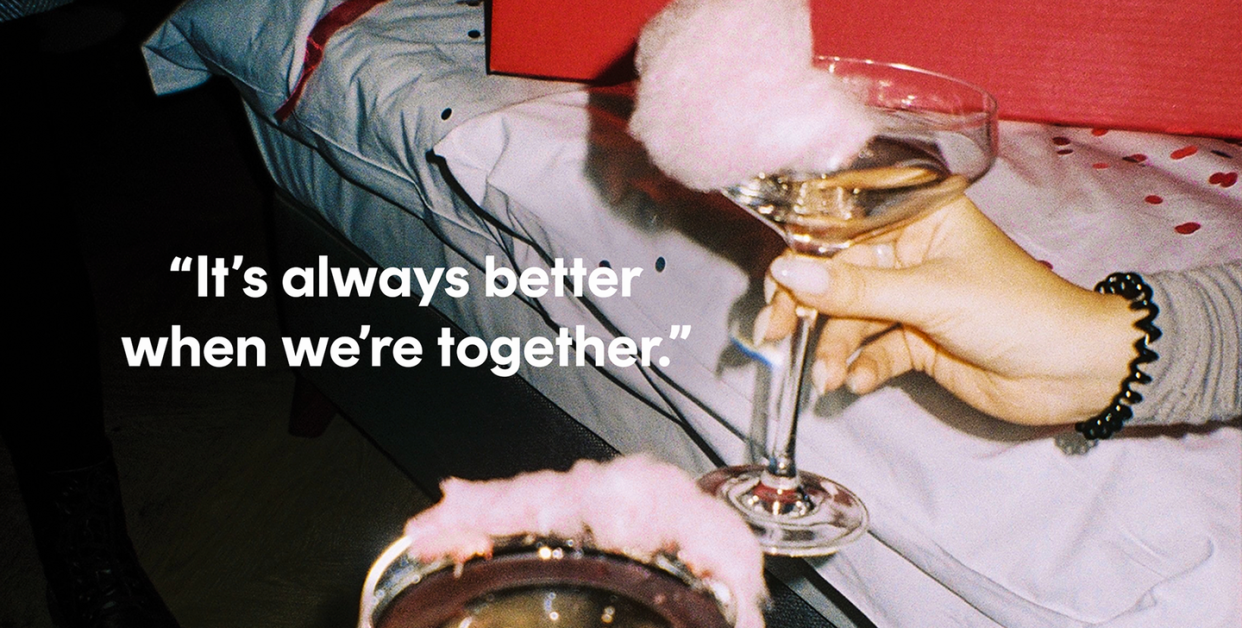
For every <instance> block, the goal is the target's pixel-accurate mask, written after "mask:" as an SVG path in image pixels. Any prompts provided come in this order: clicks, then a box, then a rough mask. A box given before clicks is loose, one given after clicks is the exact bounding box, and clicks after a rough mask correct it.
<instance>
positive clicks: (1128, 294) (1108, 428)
mask: <svg viewBox="0 0 1242 628" xmlns="http://www.w3.org/2000/svg"><path fill="white" fill-rule="evenodd" d="M1095 291H1096V292H1099V293H1101V294H1116V295H1121V296H1123V297H1125V298H1127V299H1129V300H1130V309H1131V310H1147V316H1144V317H1143V318H1141V319H1139V320H1138V321H1136V322H1135V323H1134V326H1135V327H1136V328H1138V330H1139V331H1141V332H1143V337H1142V338H1139V339H1138V340H1136V341H1135V342H1134V348H1135V350H1137V351H1138V355H1137V356H1136V357H1135V358H1134V359H1133V360H1131V361H1130V374H1129V375H1127V376H1126V378H1125V379H1124V380H1122V382H1121V392H1119V393H1117V396H1116V397H1113V402H1112V404H1110V405H1109V406H1108V407H1107V408H1105V409H1104V411H1103V412H1101V413H1099V414H1097V415H1095V416H1094V417H1092V418H1090V419H1087V420H1086V421H1083V422H1081V423H1078V424H1077V425H1075V426H1074V429H1076V430H1078V433H1080V434H1082V435H1083V436H1084V437H1085V438H1086V439H1087V440H1089V441H1095V440H1100V439H1104V438H1108V437H1109V436H1112V435H1113V434H1115V433H1117V432H1119V431H1120V430H1121V428H1122V426H1124V425H1125V422H1126V421H1127V420H1129V419H1130V417H1132V416H1134V412H1133V411H1132V410H1131V409H1130V406H1133V405H1134V404H1136V403H1138V402H1140V401H1142V400H1143V396H1142V395H1140V394H1139V393H1138V392H1137V391H1135V390H1134V389H1133V388H1132V386H1133V385H1134V384H1146V383H1148V382H1150V381H1151V376H1150V375H1148V374H1146V373H1144V372H1143V371H1142V370H1140V369H1139V367H1140V366H1142V365H1144V364H1148V363H1150V362H1155V361H1156V358H1159V357H1160V356H1159V355H1157V354H1156V352H1155V351H1152V350H1151V348H1149V347H1148V346H1147V344H1148V343H1151V342H1155V341H1156V340H1157V339H1158V338H1160V336H1161V331H1160V329H1159V328H1157V327H1156V326H1155V325H1154V324H1153V321H1155V320H1156V315H1157V314H1159V313H1160V308H1158V307H1156V304H1155V303H1152V300H1151V286H1148V285H1147V284H1146V283H1145V282H1144V281H1143V278H1142V277H1140V276H1139V275H1138V274H1137V273H1113V274H1111V275H1109V276H1108V277H1107V278H1105V279H1104V281H1101V282H1100V283H1098V284H1096V285H1095Z"/></svg>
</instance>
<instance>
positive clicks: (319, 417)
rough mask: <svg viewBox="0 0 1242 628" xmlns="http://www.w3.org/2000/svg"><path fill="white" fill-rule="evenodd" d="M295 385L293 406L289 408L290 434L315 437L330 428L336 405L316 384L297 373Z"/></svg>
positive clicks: (335, 412)
mask: <svg viewBox="0 0 1242 628" xmlns="http://www.w3.org/2000/svg"><path fill="white" fill-rule="evenodd" d="M296 377H297V380H296V382H295V383H294V385H293V407H292V408H290V410H289V434H291V435H293V436H299V437H302V438H315V437H316V436H320V435H322V434H323V433H324V431H325V430H327V429H328V424H329V423H331V422H332V417H334V416H336V414H337V409H336V405H335V404H333V403H332V401H331V400H329V399H328V398H327V397H325V396H324V394H323V393H321V392H319V389H318V388H316V387H315V385H314V384H312V383H310V382H309V381H307V380H306V378H304V377H302V376H301V375H297V376H296Z"/></svg>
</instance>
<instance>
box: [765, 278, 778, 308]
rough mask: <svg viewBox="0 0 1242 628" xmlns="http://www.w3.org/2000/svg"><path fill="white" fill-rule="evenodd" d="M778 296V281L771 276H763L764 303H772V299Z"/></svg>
mask: <svg viewBox="0 0 1242 628" xmlns="http://www.w3.org/2000/svg"><path fill="white" fill-rule="evenodd" d="M774 296H776V280H774V279H772V277H771V276H769V275H764V276H763V302H764V303H771V302H772V297H774Z"/></svg>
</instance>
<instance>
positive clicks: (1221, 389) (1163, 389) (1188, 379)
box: [1130, 261, 1242, 425]
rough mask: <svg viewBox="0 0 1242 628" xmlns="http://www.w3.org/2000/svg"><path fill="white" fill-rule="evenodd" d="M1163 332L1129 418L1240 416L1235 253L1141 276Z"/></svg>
mask: <svg viewBox="0 0 1242 628" xmlns="http://www.w3.org/2000/svg"><path fill="white" fill-rule="evenodd" d="M1144 279H1146V281H1147V283H1148V285H1150V286H1151V288H1152V293H1153V294H1152V301H1153V302H1155V304H1156V305H1157V306H1158V307H1159V308H1160V314H1159V315H1158V316H1157V317H1156V321H1155V324H1156V326H1157V327H1159V328H1160V330H1161V331H1163V332H1164V335H1163V336H1161V338H1160V339H1159V340H1157V341H1155V342H1153V343H1152V344H1151V348H1152V350H1154V351H1155V352H1156V353H1158V354H1159V355H1160V358H1159V359H1158V360H1156V361H1155V362H1153V363H1151V364H1149V365H1147V366H1146V367H1145V368H1144V369H1143V370H1144V371H1145V372H1146V373H1147V374H1149V375H1151V377H1152V381H1151V383H1150V384H1147V385H1144V386H1140V387H1136V389H1135V390H1137V391H1139V392H1140V393H1141V394H1142V395H1143V401H1142V402H1140V403H1138V404H1137V405H1135V406H1134V418H1133V419H1131V421H1130V424H1131V425H1142V424H1159V423H1163V424H1168V423H1206V422H1207V421H1225V420H1229V419H1233V418H1235V417H1238V416H1242V374H1240V372H1242V261H1235V262H1230V263H1228V264H1222V265H1220V266H1209V267H1205V268H1199V269H1195V270H1190V271H1185V272H1176V273H1158V274H1153V275H1149V276H1145V277H1144Z"/></svg>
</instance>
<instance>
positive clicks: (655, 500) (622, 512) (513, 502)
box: [405, 455, 767, 628]
mask: <svg viewBox="0 0 1242 628" xmlns="http://www.w3.org/2000/svg"><path fill="white" fill-rule="evenodd" d="M441 489H442V490H443V492H444V498H443V499H442V500H441V501H440V503H438V504H436V505H435V506H433V507H432V508H429V509H428V510H426V511H424V512H422V513H421V514H419V515H418V516H417V517H415V518H413V519H411V520H410V521H409V522H408V523H407V524H406V526H405V534H406V536H408V537H410V538H411V540H412V543H411V545H410V554H411V555H412V556H414V557H415V558H417V559H418V560H421V561H424V562H432V561H435V560H438V559H441V558H446V557H447V558H452V559H453V560H455V561H457V562H459V563H464V562H465V561H467V560H469V559H471V558H473V557H475V556H488V555H490V554H491V551H492V548H493V543H494V539H497V538H503V537H508V536H515V535H522V534H536V535H543V536H556V537H561V538H576V539H586V540H589V542H590V543H591V545H592V546H594V547H595V548H597V549H600V550H603V551H610V552H616V553H620V554H624V555H627V556H630V557H633V558H637V559H641V560H650V559H651V558H653V557H654V556H655V555H656V554H659V553H667V554H670V555H674V556H676V557H677V558H678V559H679V560H681V562H682V563H684V564H685V565H686V567H688V568H689V569H690V571H691V572H692V573H694V575H696V576H698V577H699V578H703V579H705V580H711V581H714V582H716V583H719V584H721V585H723V586H724V587H726V588H727V589H728V590H729V591H730V593H731V594H732V596H733V598H734V600H736V609H737V621H736V624H735V625H736V626H737V628H762V626H763V614H762V604H763V601H764V600H765V599H766V595H767V593H766V591H767V590H766V588H765V586H764V583H763V552H762V550H760V548H759V543H758V541H757V540H756V539H755V536H754V534H753V533H752V532H751V531H750V528H749V527H748V526H747V525H746V524H745V523H744V522H743V521H742V519H741V518H740V517H739V516H738V515H737V513H735V512H733V510H732V509H731V508H729V507H728V506H727V505H725V504H724V503H723V502H721V501H719V500H718V499H716V498H715V497H712V496H710V495H707V494H706V493H704V492H702V491H701V490H700V489H699V487H698V485H697V484H696V483H695V482H694V480H693V479H691V478H690V476H688V475H686V473H685V472H684V471H682V470H681V469H679V468H677V467H675V466H672V465H669V464H665V463H662V462H657V461H655V460H653V459H651V458H649V457H647V456H642V455H639V456H628V457H622V458H618V459H616V460H613V461H611V462H607V463H598V462H591V461H581V462H579V463H577V464H575V465H574V467H573V468H572V469H570V470H569V471H568V472H566V473H556V472H552V471H540V472H537V473H527V474H523V475H519V476H516V477H513V478H510V479H507V480H492V481H486V482H469V481H465V480H457V479H450V480H447V481H445V482H444V483H443V484H442V485H441Z"/></svg>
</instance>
